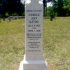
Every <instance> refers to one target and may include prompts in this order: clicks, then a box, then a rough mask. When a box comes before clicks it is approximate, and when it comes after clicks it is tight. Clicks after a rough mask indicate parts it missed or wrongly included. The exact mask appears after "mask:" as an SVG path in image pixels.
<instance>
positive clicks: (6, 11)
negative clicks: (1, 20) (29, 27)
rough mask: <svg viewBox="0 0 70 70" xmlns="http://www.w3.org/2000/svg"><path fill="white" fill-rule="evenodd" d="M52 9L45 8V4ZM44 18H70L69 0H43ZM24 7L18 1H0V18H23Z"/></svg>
mask: <svg viewBox="0 0 70 70" xmlns="http://www.w3.org/2000/svg"><path fill="white" fill-rule="evenodd" d="M50 1H51V2H52V5H53V6H52V7H48V8H47V2H50ZM43 3H44V15H45V16H50V15H53V16H70V0H43ZM24 6H25V5H23V4H22V3H21V2H20V0H0V17H8V16H24V15H25V14H24V12H25V8H24Z"/></svg>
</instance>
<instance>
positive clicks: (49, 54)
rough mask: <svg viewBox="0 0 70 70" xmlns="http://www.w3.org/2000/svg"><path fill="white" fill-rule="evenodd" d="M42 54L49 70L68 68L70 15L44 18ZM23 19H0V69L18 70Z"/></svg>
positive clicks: (66, 69) (23, 36)
mask: <svg viewBox="0 0 70 70" xmlns="http://www.w3.org/2000/svg"><path fill="white" fill-rule="evenodd" d="M43 27H44V33H43V36H44V39H43V42H44V44H43V48H44V56H45V59H46V60H47V62H48V64H49V70H70V17H57V18H56V19H55V20H54V21H49V19H44V25H43ZM24 28H25V22H24V20H23V19H17V20H11V21H10V22H9V21H8V20H5V21H3V20H1V21H0V70H18V68H19V64H20V61H21V60H22V59H23V54H24V46H25V41H24V40H25V34H24V33H25V29H24Z"/></svg>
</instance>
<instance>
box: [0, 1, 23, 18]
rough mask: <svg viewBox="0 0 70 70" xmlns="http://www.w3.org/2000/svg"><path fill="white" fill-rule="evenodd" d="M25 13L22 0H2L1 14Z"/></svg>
mask: <svg viewBox="0 0 70 70" xmlns="http://www.w3.org/2000/svg"><path fill="white" fill-rule="evenodd" d="M16 15H18V16H19V15H20V16H22V15H24V5H22V3H21V2H20V0H0V16H1V17H7V16H16Z"/></svg>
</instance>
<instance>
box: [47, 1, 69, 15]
mask: <svg viewBox="0 0 70 70" xmlns="http://www.w3.org/2000/svg"><path fill="white" fill-rule="evenodd" d="M52 4H53V6H52V7H48V8H47V15H54V16H70V0H52Z"/></svg>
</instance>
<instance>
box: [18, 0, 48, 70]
mask: <svg viewBox="0 0 70 70" xmlns="http://www.w3.org/2000/svg"><path fill="white" fill-rule="evenodd" d="M25 22H26V24H25V55H24V59H23V61H21V63H20V67H19V70H48V69H47V62H46V61H45V60H44V56H43V3H42V1H41V0H31V1H30V0H26V2H25Z"/></svg>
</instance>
